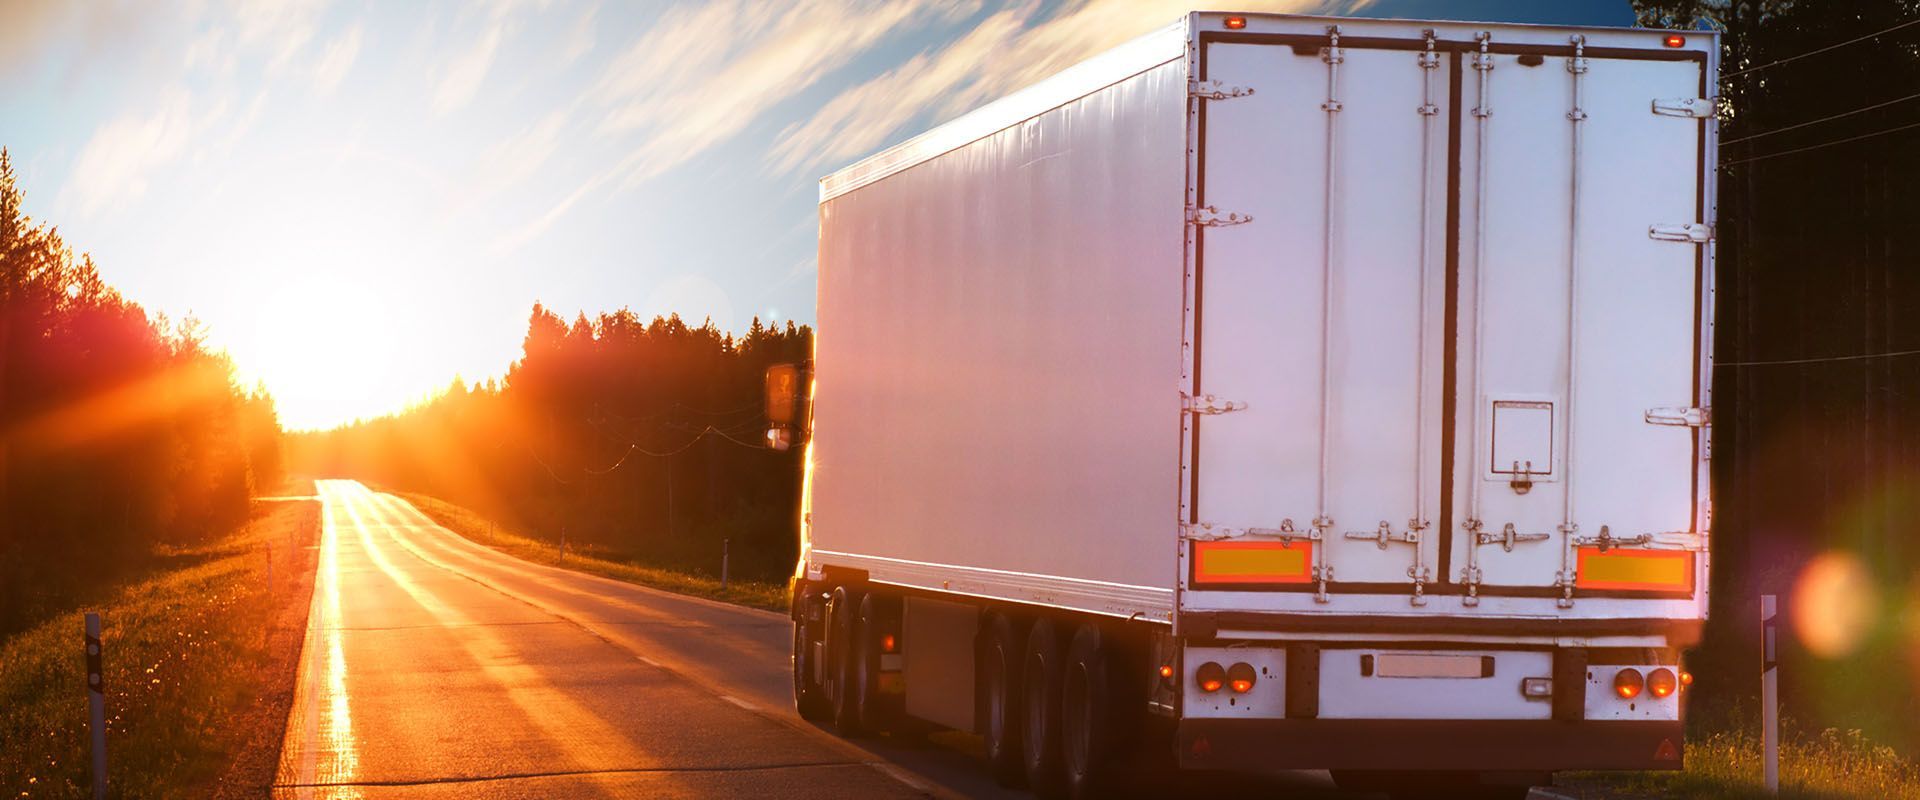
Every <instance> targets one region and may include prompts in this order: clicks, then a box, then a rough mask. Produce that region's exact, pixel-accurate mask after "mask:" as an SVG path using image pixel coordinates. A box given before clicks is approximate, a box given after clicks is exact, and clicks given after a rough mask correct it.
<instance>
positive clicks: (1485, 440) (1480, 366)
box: [1460, 31, 1493, 606]
mask: <svg viewBox="0 0 1920 800" xmlns="http://www.w3.org/2000/svg"><path fill="white" fill-rule="evenodd" d="M1473 38H1474V39H1475V40H1477V41H1479V42H1480V52H1478V53H1476V54H1474V57H1473V69H1474V72H1476V73H1478V74H1479V85H1480V94H1479V98H1478V103H1479V104H1478V105H1476V106H1474V108H1473V119H1474V123H1473V124H1474V135H1473V140H1474V141H1473V170H1474V180H1473V457H1472V458H1471V459H1469V460H1468V463H1469V464H1471V465H1472V469H1471V470H1469V471H1468V472H1467V483H1468V485H1469V487H1470V488H1469V489H1468V491H1467V519H1466V528H1467V567H1466V570H1465V572H1464V573H1463V574H1462V575H1461V582H1462V583H1465V584H1466V585H1467V593H1466V595H1465V596H1463V597H1462V598H1461V599H1460V602H1461V604H1462V605H1468V606H1477V605H1479V604H1480V593H1479V592H1480V531H1481V529H1482V528H1484V527H1485V523H1484V522H1482V520H1481V518H1480V512H1481V509H1480V484H1482V483H1485V482H1486V481H1485V480H1483V479H1482V475H1481V473H1482V472H1483V471H1484V470H1485V465H1484V464H1483V463H1482V462H1481V456H1480V448H1481V446H1482V445H1486V446H1487V447H1489V448H1491V446H1492V445H1491V442H1490V441H1489V440H1490V437H1489V436H1488V435H1487V433H1488V431H1487V409H1486V406H1487V398H1486V394H1487V370H1486V364H1487V358H1486V354H1487V344H1486V342H1487V129H1488V125H1487V120H1488V118H1489V117H1491V116H1493V100H1492V98H1491V97H1490V96H1489V95H1488V94H1487V91H1488V89H1487V84H1488V78H1489V77H1490V76H1491V75H1492V72H1493V53H1492V52H1491V49H1492V44H1493V33H1492V32H1490V31H1481V32H1480V33H1477V34H1474V37H1473ZM1486 457H1487V458H1492V457H1493V454H1492V453H1491V452H1489V453H1487V456H1486Z"/></svg>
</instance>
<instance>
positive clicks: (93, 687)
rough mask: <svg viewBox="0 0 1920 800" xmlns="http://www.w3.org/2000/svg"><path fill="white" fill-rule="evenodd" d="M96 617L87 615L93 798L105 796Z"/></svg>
mask: <svg viewBox="0 0 1920 800" xmlns="http://www.w3.org/2000/svg"><path fill="white" fill-rule="evenodd" d="M101 649H102V646H101V644H100V615H99V614H97V613H94V612H92V611H89V612H87V715H88V716H87V720H88V726H87V727H88V730H89V731H90V732H92V734H93V797H94V800H105V798H106V796H107V695H106V691H107V687H106V675H105V672H104V671H103V670H102V669H101V666H100V664H101V661H102V660H103V659H102V654H101Z"/></svg>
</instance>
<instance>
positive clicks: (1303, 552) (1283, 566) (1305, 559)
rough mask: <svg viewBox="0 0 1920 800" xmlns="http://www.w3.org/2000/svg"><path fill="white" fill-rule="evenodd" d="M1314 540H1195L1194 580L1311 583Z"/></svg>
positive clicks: (1215, 582) (1244, 582) (1194, 581)
mask: <svg viewBox="0 0 1920 800" xmlns="http://www.w3.org/2000/svg"><path fill="white" fill-rule="evenodd" d="M1312 579H1313V543H1312V542H1245V541H1235V542H1194V543H1193V583H1194V584H1195V585H1207V584H1216V585H1217V584H1235V583H1241V584H1247V583H1308V582H1310V581H1312Z"/></svg>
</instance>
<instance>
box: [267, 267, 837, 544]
mask: <svg viewBox="0 0 1920 800" xmlns="http://www.w3.org/2000/svg"><path fill="white" fill-rule="evenodd" d="M812 338H813V333H812V331H811V330H810V329H808V328H807V327H805V326H796V325H794V324H793V323H792V322H788V323H787V324H786V326H785V327H783V328H770V327H766V326H764V325H762V324H761V322H760V320H759V319H757V318H756V319H755V320H754V321H753V324H752V326H751V327H750V328H749V329H748V330H747V331H746V333H744V334H743V335H741V336H739V337H735V336H733V335H732V334H729V333H723V332H721V331H720V330H719V329H718V328H716V327H714V326H713V324H712V323H711V322H708V323H706V324H703V325H701V326H700V327H697V328H696V327H691V326H688V325H687V324H686V323H684V322H682V321H681V320H680V318H679V317H678V316H668V317H656V318H654V319H653V320H652V321H650V322H647V321H643V320H641V319H640V318H639V317H638V316H636V315H634V314H633V312H631V311H627V310H624V309H623V310H621V311H618V312H612V313H603V314H600V315H599V316H598V317H595V318H592V319H589V318H587V317H586V316H585V315H584V314H582V315H580V316H578V317H576V318H575V319H574V322H573V324H572V325H568V324H567V323H566V322H565V321H564V320H563V319H562V318H561V317H559V316H558V315H556V314H554V313H553V312H552V311H551V310H549V309H547V308H545V307H543V306H540V305H535V306H534V308H533V314H532V316H531V318H530V319H529V320H528V325H527V335H526V340H525V344H524V351H523V353H522V356H521V358H520V360H519V361H517V362H515V363H514V364H513V366H512V368H511V369H509V370H508V372H507V375H506V377H505V379H504V380H501V381H497V382H496V381H488V382H487V383H485V384H483V385H480V386H477V387H469V386H467V385H465V384H464V383H461V382H457V381H456V382H455V383H454V385H453V386H451V387H449V389H448V390H447V391H446V392H445V393H444V394H442V395H441V396H440V397H438V398H436V399H434V400H432V401H431V402H428V403H426V404H425V405H423V406H420V407H418V408H415V409H412V410H410V411H408V412H406V413H403V414H398V415H395V416H391V417H385V418H381V419H376V420H371V421H367V422H360V423H356V424H353V425H349V426H346V427H343V428H339V429H336V430H333V431H327V432H323V433H310V434H299V435H295V436H294V437H293V438H292V439H291V440H290V445H289V453H290V455H289V457H290V459H292V461H293V463H294V464H295V465H296V469H299V470H301V471H303V472H304V471H308V470H311V471H313V472H314V473H315V474H318V475H323V476H324V475H341V476H349V477H355V478H360V479H363V480H368V481H370V482H372V483H374V484H376V485H378V486H380V487H381V488H385V489H391V490H399V491H418V492H424V493H427V494H431V495H434V496H436V497H440V498H442V499H446V500H451V501H454V502H457V503H460V504H463V505H467V506H469V507H471V508H474V509H476V510H479V511H482V512H484V513H487V514H489V515H490V516H493V517H494V518H496V519H500V520H502V521H505V522H507V523H508V524H511V525H514V526H516V527H522V528H526V529H528V530H530V531H531V532H533V533H534V534H535V535H537V536H540V537H542V538H545V539H548V540H551V541H554V542H556V543H557V542H558V541H559V540H560V538H561V536H563V535H564V536H565V537H566V539H567V541H568V543H569V544H570V545H572V546H592V547H598V548H603V549H606V550H610V551H613V552H615V553H618V554H622V555H626V556H630V557H633V558H637V559H640V560H643V561H646V562H649V563H653V564H658V565H666V566H675V567H681V568H688V569H700V570H704V571H707V572H717V570H718V568H719V561H720V549H721V544H722V540H723V539H731V540H732V549H731V552H732V557H733V569H734V571H735V574H736V575H746V576H751V577H756V578H762V579H779V578H783V577H784V576H785V575H787V574H788V573H790V572H791V571H792V569H793V564H794V560H795V557H796V556H797V552H798V551H797V548H798V541H797V534H796V531H797V520H798V514H799V511H798V502H799V491H800V489H799V481H800V461H799V459H800V454H799V453H798V452H784V453H782V452H776V451H773V450H770V449H767V448H766V447H765V442H764V438H763V433H764V430H765V427H766V423H765V417H764V415H763V410H762V408H761V385H762V376H763V375H764V374H765V372H766V369H767V367H768V366H770V365H773V364H777V363H783V362H792V361H801V360H804V359H806V358H808V357H809V354H810V353H811V352H812V348H813V344H812Z"/></svg>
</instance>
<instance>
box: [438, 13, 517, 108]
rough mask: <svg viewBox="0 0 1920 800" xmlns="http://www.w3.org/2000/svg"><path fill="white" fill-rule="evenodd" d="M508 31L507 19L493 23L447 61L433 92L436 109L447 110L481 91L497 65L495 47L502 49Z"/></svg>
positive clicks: (462, 104)
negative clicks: (470, 43)
mask: <svg viewBox="0 0 1920 800" xmlns="http://www.w3.org/2000/svg"><path fill="white" fill-rule="evenodd" d="M506 35H507V31H506V24H505V23H504V22H496V23H494V24H490V25H488V26H487V28H486V30H484V31H482V32H481V34H480V38H479V39H477V40H475V41H474V42H473V44H472V45H469V46H468V47H467V49H466V50H464V51H461V53H460V54H459V55H456V56H454V57H453V59H452V60H451V61H449V62H447V69H446V72H445V73H443V74H442V76H441V78H440V86H439V88H438V89H436V90H434V93H433V110H434V111H437V112H439V113H442V114H444V113H446V112H449V111H453V110H455V109H458V108H460V107H461V106H464V105H466V104H467V103H469V102H472V100H473V98H474V95H476V94H479V93H480V82H481V81H483V80H485V79H486V77H487V71H488V70H489V69H492V68H493V54H494V51H496V50H498V49H500V40H501V39H504V38H506Z"/></svg>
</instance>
